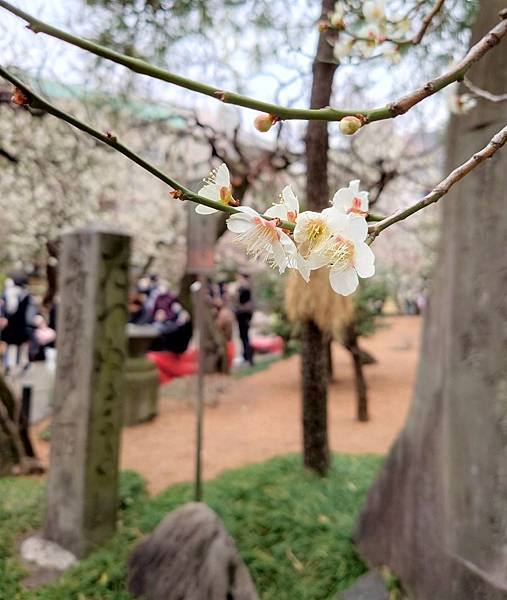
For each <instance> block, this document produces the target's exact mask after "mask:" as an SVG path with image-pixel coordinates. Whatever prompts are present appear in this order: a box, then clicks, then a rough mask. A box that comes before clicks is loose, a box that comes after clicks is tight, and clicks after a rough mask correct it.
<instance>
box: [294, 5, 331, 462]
mask: <svg viewBox="0 0 507 600" xmlns="http://www.w3.org/2000/svg"><path fill="white" fill-rule="evenodd" d="M333 6H334V0H323V2H322V15H323V16H325V15H327V13H328V12H330V11H332V10H333ZM335 71H336V64H335V63H334V61H333V51H332V47H331V45H330V44H329V42H328V41H327V40H326V35H325V33H321V34H320V36H319V44H318V47H317V53H316V56H315V60H314V63H313V83H312V93H311V101H310V105H311V108H322V107H325V106H328V105H329V103H330V99H331V90H332V85H333V77H334V73H335ZM327 127H328V124H327V123H326V122H324V121H310V122H309V123H308V129H307V133H306V160H307V165H306V167H307V175H306V198H307V208H308V209H309V210H316V211H320V210H322V209H323V208H326V207H327V206H328V205H329V186H328V176H327V166H328V165H327V163H328V149H329V136H328V129H327ZM301 369H302V394H303V410H302V412H303V453H304V464H305V466H307V467H309V468H310V469H313V470H314V471H316V472H317V473H320V474H325V473H326V471H327V469H328V467H329V444H328V435H327V383H328V376H327V371H328V360H327V339H326V335H325V334H324V333H323V332H322V331H321V330H320V329H319V328H318V327H317V325H316V324H315V323H314V322H313V321H308V322H306V323H303V327H302V335H301Z"/></svg>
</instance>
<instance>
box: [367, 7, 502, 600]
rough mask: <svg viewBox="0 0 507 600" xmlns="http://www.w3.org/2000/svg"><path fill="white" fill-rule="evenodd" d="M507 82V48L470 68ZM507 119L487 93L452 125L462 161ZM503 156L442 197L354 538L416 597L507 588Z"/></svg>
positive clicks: (483, 13)
mask: <svg viewBox="0 0 507 600" xmlns="http://www.w3.org/2000/svg"><path fill="white" fill-rule="evenodd" d="M504 4H505V3H504V2H503V0H484V1H482V2H481V3H480V9H479V13H478V17H477V21H476V23H475V25H474V28H473V35H472V41H476V40H477V39H478V38H479V37H480V36H482V35H483V34H484V32H485V31H486V30H487V28H489V27H490V26H491V25H494V24H495V22H496V21H497V20H498V12H499V11H501V10H502V9H503V15H504V16H507V15H505V6H504ZM470 79H471V80H472V82H473V83H474V84H475V85H478V86H479V87H480V88H482V89H484V90H486V91H487V92H489V93H493V94H504V93H505V90H506V89H507V62H506V61H505V52H502V51H499V52H496V53H492V54H489V55H488V56H487V57H485V59H484V61H483V62H482V63H481V65H480V67H478V68H475V69H473V70H472V71H471V73H470ZM504 122H505V105H502V104H499V103H491V102H488V101H486V100H480V101H479V104H478V107H477V109H476V110H474V111H473V112H472V113H470V115H469V116H468V117H467V118H466V119H458V118H456V117H454V118H453V119H452V120H451V122H450V126H449V137H448V157H447V163H448V167H455V166H456V164H458V163H460V162H461V161H462V159H463V158H464V157H467V156H470V155H471V154H472V153H473V152H474V151H476V150H477V148H478V147H480V146H481V144H483V143H484V142H485V141H487V140H488V139H489V138H490V137H491V135H492V133H494V131H495V130H496V129H498V127H499V126H501V125H502V124H503V123H504ZM506 169H507V155H506V154H505V153H503V154H502V153H500V154H497V155H495V156H494V157H493V158H492V159H491V161H489V162H488V163H487V165H486V166H485V167H483V169H482V170H480V171H475V172H473V173H472V174H471V175H470V176H469V177H468V178H467V179H466V180H465V181H464V182H463V183H462V185H460V186H459V187H456V188H455V189H454V190H453V191H452V192H451V193H450V194H449V197H447V198H446V199H445V201H443V203H442V205H443V233H444V235H443V236H442V240H441V248H440V254H439V258H438V261H437V264H438V266H437V273H436V277H435V281H434V286H433V293H432V296H431V300H430V306H429V312H428V317H427V319H426V321H425V326H424V336H423V347H422V358H421V363H420V367H419V372H418V377H417V385H416V389H415V394H414V398H413V401H412V407H411V411H410V414H409V417H408V420H407V423H406V426H405V428H404V430H403V431H402V433H401V434H400V436H399V437H398V439H397V440H396V442H395V444H394V446H393V448H392V450H391V452H390V454H389V456H388V459H387V461H386V463H385V465H384V467H383V469H382V471H381V473H380V475H379V477H378V479H377V481H376V483H375V484H374V486H373V488H372V490H371V492H370V494H369V497H368V500H367V503H366V506H365V508H364V510H363V512H362V514H361V517H360V520H359V525H358V530H357V534H356V539H357V542H358V544H359V549H360V551H361V552H362V554H363V556H365V558H366V559H367V561H368V562H369V563H370V564H372V565H380V564H382V565H388V566H390V567H391V568H392V569H393V570H394V571H395V572H396V573H397V574H398V575H399V576H400V577H401V579H402V581H403V583H404V585H405V586H406V587H407V588H408V591H409V592H410V593H411V594H412V595H413V597H414V598H416V599H426V598H434V597H440V598H446V599H449V600H454V599H456V600H462V599H463V598H485V599H486V598H487V599H488V600H500V599H503V598H505V593H506V589H507V587H506V583H505V573H506V566H507V565H506V559H505V545H506V543H507V537H506V532H507V528H506V520H505V519H506V513H505V505H506V496H505V494H506V482H507V461H506V460H505V448H506V444H507V438H506V429H505V422H506V405H507V404H506V402H507V396H506V383H505V373H506V372H507V352H506V349H507V335H506V329H505V326H504V325H505V322H506V318H507V303H506V302H507V279H506V277H505V273H507V253H506V252H505V240H506V239H507V210H506V208H507V205H506V198H505V192H504V189H503V187H502V185H500V184H499V182H501V181H502V180H503V178H504V174H505V171H506Z"/></svg>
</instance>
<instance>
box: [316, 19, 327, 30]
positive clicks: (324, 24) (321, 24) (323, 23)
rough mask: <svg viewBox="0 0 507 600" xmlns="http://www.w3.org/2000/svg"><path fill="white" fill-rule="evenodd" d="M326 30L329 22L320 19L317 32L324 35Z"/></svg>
mask: <svg viewBox="0 0 507 600" xmlns="http://www.w3.org/2000/svg"><path fill="white" fill-rule="evenodd" d="M328 29H329V22H328V21H325V20H324V19H321V20H320V21H319V22H318V23H317V30H318V32H319V33H325V32H326V31H327V30H328Z"/></svg>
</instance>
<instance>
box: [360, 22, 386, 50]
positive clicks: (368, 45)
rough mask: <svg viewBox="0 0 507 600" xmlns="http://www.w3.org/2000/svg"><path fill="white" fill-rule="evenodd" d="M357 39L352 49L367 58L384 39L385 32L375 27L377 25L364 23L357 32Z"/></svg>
mask: <svg viewBox="0 0 507 600" xmlns="http://www.w3.org/2000/svg"><path fill="white" fill-rule="evenodd" d="M357 35H358V37H359V38H361V39H358V40H357V41H356V43H355V45H354V49H355V50H356V51H357V52H358V53H359V54H360V55H361V56H362V57H363V58H369V57H370V56H371V55H372V53H373V51H374V50H375V48H376V47H377V46H378V44H379V43H381V42H382V41H383V40H384V38H385V32H384V31H383V30H381V28H380V27H379V26H378V25H377V23H366V24H365V25H363V27H361V28H360V29H359V31H358V34H357Z"/></svg>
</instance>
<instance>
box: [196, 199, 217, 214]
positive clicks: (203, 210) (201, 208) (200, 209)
mask: <svg viewBox="0 0 507 600" xmlns="http://www.w3.org/2000/svg"><path fill="white" fill-rule="evenodd" d="M210 199H211V198H210ZM195 212H196V213H197V214H198V215H212V214H213V213H216V212H218V210H217V209H216V208H211V206H205V205H204V204H198V205H197V206H196V207H195Z"/></svg>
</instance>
